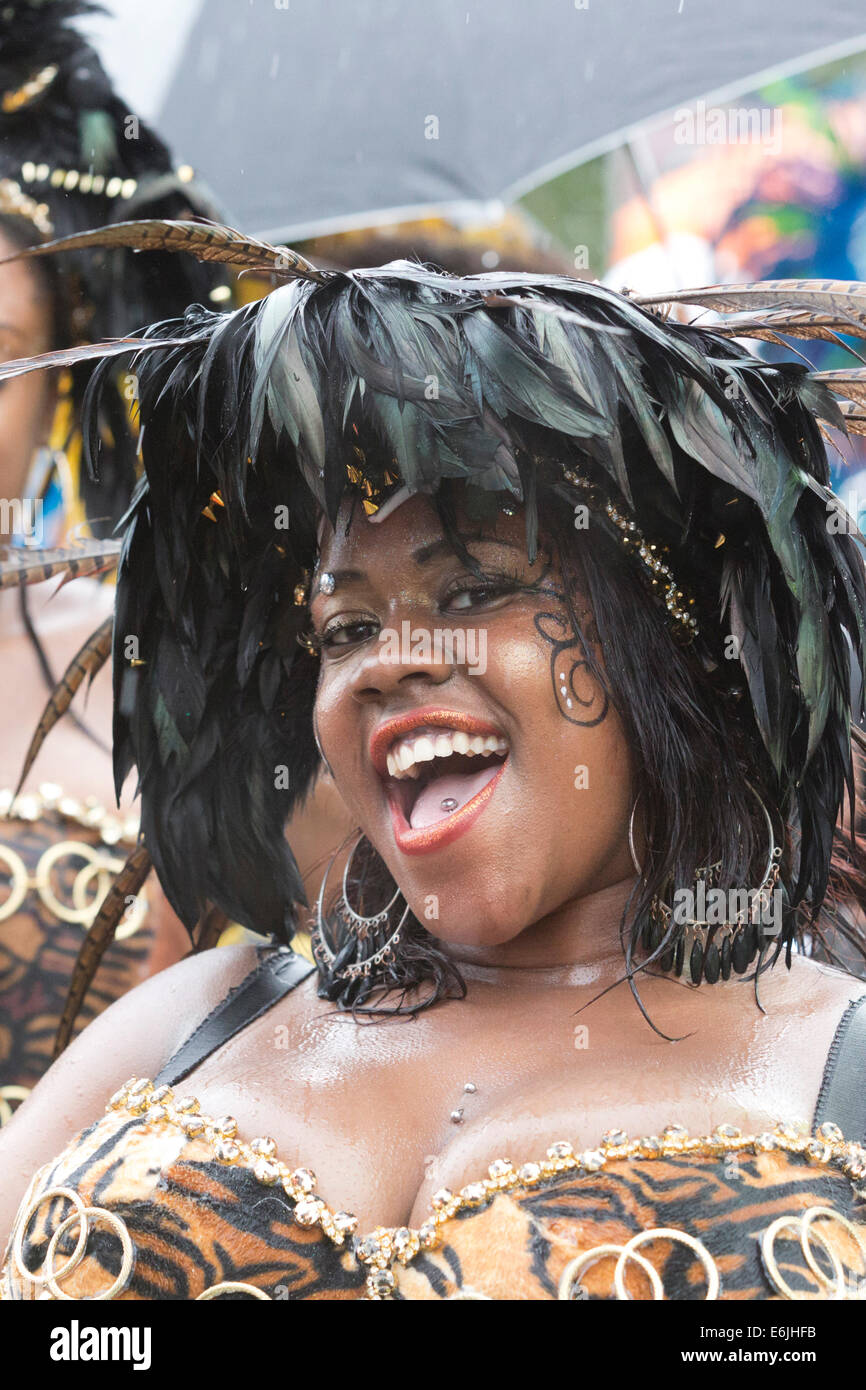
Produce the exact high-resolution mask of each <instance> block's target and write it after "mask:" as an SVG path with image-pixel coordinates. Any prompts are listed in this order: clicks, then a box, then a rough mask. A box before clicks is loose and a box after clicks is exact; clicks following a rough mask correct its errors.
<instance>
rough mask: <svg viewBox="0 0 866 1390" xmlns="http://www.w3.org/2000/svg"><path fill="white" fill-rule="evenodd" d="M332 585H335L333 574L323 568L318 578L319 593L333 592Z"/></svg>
mask: <svg viewBox="0 0 866 1390" xmlns="http://www.w3.org/2000/svg"><path fill="white" fill-rule="evenodd" d="M334 587H335V580H334V576H333V575H332V574H330V573H329V572H328V570H325V572H324V574H323V575H322V577H321V579H320V580H319V593H320V594H332V593H333V592H334Z"/></svg>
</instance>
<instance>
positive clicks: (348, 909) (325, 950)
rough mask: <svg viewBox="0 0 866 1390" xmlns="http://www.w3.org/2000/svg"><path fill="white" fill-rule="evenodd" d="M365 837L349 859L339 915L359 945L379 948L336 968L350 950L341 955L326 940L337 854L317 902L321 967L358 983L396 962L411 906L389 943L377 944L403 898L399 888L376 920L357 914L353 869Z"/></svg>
mask: <svg viewBox="0 0 866 1390" xmlns="http://www.w3.org/2000/svg"><path fill="white" fill-rule="evenodd" d="M363 838H364V836H363V835H359V836H358V838H357V840H356V841H355V844H354V845H353V846H352V852H351V854H350V855H349V858H348V859H347V860H346V867H345V869H344V870H343V891H342V894H341V896H340V899H339V901H338V903H337V908H336V911H337V916H338V917H339V918H340V920H341V921H342V922H344V923H345V925H346V927H347V928H348V930H349V932H350V934H351V936H352V937H354V938H355V940H356V941H357V942H358V943H361V942H366V941H367V940H368V939H369V940H370V942H371V945H373V946H374V947H375V950H373V951H372V952H371V954H370V955H368V956H364V957H361V958H357V959H355V960H349V961H346V962H345V963H344V964H343V965H341V966H340V968H339V969H334V967H335V965H336V963H337V959H338V955H339V956H340V957H342V956H344V955H345V954H346V950H345V947H342V948H341V949H340V950H339V952H336V951H334V950H332V949H331V947H330V946H329V945H328V942H327V940H326V937H325V919H324V913H323V910H322V909H323V905H324V901H325V886H326V884H327V882H328V875H329V874H330V872H331V869H332V868H333V865H334V860H335V859H336V855H334V856H332V858H331V859H330V861H329V863H328V867H327V869H326V870H325V875H324V878H323V879H322V883H321V887H320V888H319V896H318V898H317V899H316V925H315V928H314V930H313V935H312V945H313V954H314V955H315V957H316V959H317V960H318V961H319V962H320V964H321V965H322V966H323V967H324V968H325V969H327V970H328V972H329V973H330V974H331V975H332V976H333V977H334V979H336V980H357V979H360V978H362V977H369V976H370V975H371V974H372V973H373V971H374V970H375V969H376V968H377V967H378V966H381V965H388V964H390V962H391V961H393V959H394V948H395V947H397V946H399V944H400V933H401V932H402V930H403V926H404V923H405V922H406V919H407V917H408V916H409V904H408V903H406V904H405V907H404V908H403V913H402V915H401V917H400V920H399V921H398V923H397V925H396V927H395V928H394V930H393V931H392V932H391V934H390V936H388V938H387V940H386V941H384V942H383V943H382V944H381V945H377V944H376V943H377V939H378V938H380V937H381V936H382V934H383V932H384V931H385V930H386V929H387V926H388V918H389V914H390V911H391V909H392V907H393V906H394V904H395V903H396V902H397V900H398V898H400V896H401V893H400V889H399V888H398V889H397V892H396V893H395V894H394V896H393V898H392V899H391V901H390V902H389V903H386V905H385V906H384V907H383V908H382V910H381V911H380V912H377V913H375V915H374V916H372V917H365V916H363V914H362V913H360V912H356V911H355V909H354V908H353V907H352V906H351V904H350V902H349V898H348V882H349V866H350V864H351V862H352V859H353V858H354V855H355V852H356V850H357V849H358V846H359V845H360V843H361V841H362V840H363Z"/></svg>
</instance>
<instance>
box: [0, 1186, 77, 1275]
mask: <svg viewBox="0 0 866 1390" xmlns="http://www.w3.org/2000/svg"><path fill="white" fill-rule="evenodd" d="M52 1197H65V1199H66V1201H67V1202H71V1203H72V1205H73V1206H74V1207H75V1215H77V1216H79V1217H81V1216H83V1213H84V1203H83V1202H82V1200H81V1198H80V1197H79V1195H78V1193H77V1192H73V1190H72V1188H71V1187H50V1188H49V1189H48V1191H47V1192H43V1193H42V1194H41V1196H39V1197H34V1199H33V1201H32V1202H31V1203H30V1206H29V1207H28V1208H27V1210H26V1211H25V1213H24V1215H23V1216H22V1217H21V1220H20V1221H19V1222H18V1225H17V1230H16V1231H15V1239H14V1240H13V1242H12V1262H13V1264H14V1265H15V1268H16V1269H17V1271H18V1273H19V1274H20V1275H21V1278H22V1279H26V1280H27V1282H28V1283H30V1284H36V1285H41V1284H47V1283H48V1278H49V1276H48V1275H44V1274H33V1273H32V1272H31V1271H30V1270H29V1269H28V1268H27V1266H26V1265H25V1263H24V1234H25V1232H26V1230H27V1227H28V1226H29V1225H30V1222H31V1221H32V1219H33V1217H34V1216H35V1215H36V1213H37V1211H38V1210H39V1208H40V1207H41V1206H44V1204H45V1203H46V1202H50V1201H51V1199H52ZM86 1244H87V1222H86V1221H83V1220H82V1222H81V1232H80V1234H79V1236H78V1240H77V1242H76V1245H75V1249H74V1250H73V1252H72V1254H71V1255H70V1257H69V1259H68V1260H67V1262H66V1264H65V1265H64V1266H63V1268H62V1269H61V1270H60V1271H59V1272H56V1273H54V1274H53V1275H52V1276H51V1277H53V1278H54V1279H60V1278H62V1277H63V1276H64V1275H65V1274H68V1273H71V1272H72V1270H73V1269H74V1268H75V1266H76V1265H77V1264H78V1262H79V1260H80V1259H81V1256H82V1255H83V1254H84V1247H85V1245H86Z"/></svg>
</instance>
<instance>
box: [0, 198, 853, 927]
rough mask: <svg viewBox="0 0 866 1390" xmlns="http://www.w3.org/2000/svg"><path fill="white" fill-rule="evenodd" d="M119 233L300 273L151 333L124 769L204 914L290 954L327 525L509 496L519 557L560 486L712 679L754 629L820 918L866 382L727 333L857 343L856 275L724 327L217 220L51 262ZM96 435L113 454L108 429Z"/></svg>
mask: <svg viewBox="0 0 866 1390" xmlns="http://www.w3.org/2000/svg"><path fill="white" fill-rule="evenodd" d="M119 242H122V243H123V244H125V245H148V246H153V245H161V246H163V247H164V248H166V249H169V248H171V249H173V248H178V249H186V250H190V251H192V252H193V253H194V254H196V255H198V256H201V257H203V258H205V259H216V260H225V261H231V260H234V261H235V262H236V263H239V264H242V265H245V266H247V267H249V268H254V269H258V270H260V271H262V272H265V273H268V274H272V275H276V276H277V277H280V278H282V279H283V280H285V281H286V282H287V283H285V284H283V285H282V286H281V287H280V288H278V289H277V290H275V291H274V292H273V293H272V294H271V295H270V296H269V297H268V298H267V299H265V300H263V301H261V302H260V303H258V304H255V305H251V306H248V307H247V308H244V309H241V310H237V311H235V312H234V313H231V314H214V313H211V312H208V311H207V310H204V309H202V308H200V307H194V308H192V309H190V310H189V311H188V312H187V314H186V316H185V318H184V319H183V320H175V321H172V322H168V323H164V324H158V325H156V326H154V327H153V328H151V329H148V330H147V332H146V333H145V334H144V335H143V336H142V337H141V338H140V339H139V340H138V342H137V343H136V344H133V345H131V346H133V347H134V349H135V352H134V356H133V358H132V370H133V371H134V372H135V373H136V375H137V377H138V380H139V389H140V405H141V417H142V422H143V424H144V427H145V428H144V434H143V441H142V457H143V465H144V474H145V476H144V478H143V480H142V482H141V485H140V487H139V489H138V491H137V494H136V497H135V499H134V501H133V504H132V507H131V508H130V512H129V517H128V524H127V526H126V529H125V533H124V540H123V552H122V556H121V560H120V571H119V580H118V604H117V614H116V622H115V634H114V661H115V691H116V717H115V760H116V776H117V779H118V782H121V781H122V780H123V778H124V777H125V776H126V774H127V773H128V771H129V770H130V768H131V767H132V766H133V765H135V766H136V767H137V769H138V774H139V778H140V784H141V790H142V826H143V832H144V839H145V844H146V845H147V847H148V849H149V851H150V854H151V855H152V856H153V859H154V861H155V864H156V867H157V871H158V873H159V875H160V878H161V881H162V883H163V886H164V887H165V890H166V892H167V894H168V896H169V898H170V900H171V902H172V904H173V906H174V907H175V908H176V910H177V911H178V913H179V915H180V916H181V917H182V918H183V919H184V920H185V921H186V922H187V923H188V924H189V925H192V924H193V923H194V922H195V921H196V920H197V918H198V917H199V915H200V914H201V912H202V910H203V909H204V907H205V906H206V904H207V903H208V902H209V901H213V902H215V903H217V904H218V905H219V906H220V907H221V908H222V909H224V910H225V911H226V912H227V913H228V914H229V915H230V916H232V917H234V918H235V919H237V920H240V921H242V922H244V923H245V924H246V925H248V926H249V927H251V928H252V929H254V930H258V931H263V932H274V933H275V934H276V935H277V936H278V937H279V936H282V937H285V936H286V935H287V933H288V930H289V920H290V913H291V904H292V902H293V901H296V900H298V899H300V898H301V897H302V890H301V887H300V882H299V880H298V877H297V873H296V869H295V866H294V863H293V860H292V857H291V853H290V851H289V849H288V847H287V846H286V844H285V841H284V838H283V827H284V824H285V820H286V817H287V816H288V815H289V813H290V812H291V810H292V808H293V807H294V806H295V805H296V804H297V803H298V802H299V801H300V800H301V799H302V798H303V796H304V794H305V792H306V790H307V789H308V788H309V786H310V785H311V782H312V780H313V778H314V776H315V773H316V770H317V767H318V754H317V751H316V747H315V742H314V735H313V727H312V706H313V698H314V691H315V684H316V675H317V665H318V663H317V658H316V655H315V652H314V651H311V650H309V649H308V648H307V647H305V646H302V645H300V643H299V639H300V638H301V637H302V636H303V629H304V625H305V622H306V612H305V607H304V604H303V599H304V594H305V583H306V579H307V577H308V576H309V573H310V571H311V570H312V568H313V566H314V564H315V559H316V525H317V521H318V518H319V516H320V509H323V510H324V511H325V512H326V513H327V515H328V516H329V517H330V518H331V519H332V520H335V519H336V517H337V513H338V510H339V507H340V504H341V502H342V500H343V499H344V498H345V497H346V496H354V497H355V498H356V499H357V501H358V505H363V504H366V506H367V510H371V509H374V508H375V507H376V506H378V505H379V503H380V502H381V501H382V500H383V499H384V498H386V497H388V496H389V495H390V494H391V493H392V492H393V490H394V489H395V488H405V489H407V490H408V491H409V492H425V493H428V494H430V496H431V498H432V499H433V501H434V503H435V504H436V505H437V506H438V507H439V509H440V515H441V516H442V520H443V524H444V525H445V527H446V530H447V531H448V533H449V534H453V527H452V519H451V516H450V514H449V511H448V507H447V506H446V505H445V502H444V500H443V491H442V488H441V485H442V484H443V483H444V482H446V481H447V480H449V479H457V480H461V481H462V482H464V483H465V484H467V487H468V491H467V499H468V504H471V505H472V506H473V507H475V508H476V509H477V511H478V514H479V515H481V514H483V512H484V510H485V507H487V508H488V510H489V507H488V503H492V505H493V508H494V510H495V508H496V506H497V505H498V502H500V501H501V500H502V497H503V495H507V496H510V497H513V498H518V499H520V500H521V501H522V503H523V504H524V510H525V517H526V528H527V540H528V545H529V549H530V552H533V551H534V548H535V545H536V532H537V513H538V505H539V499H541V498H542V497H544V498H545V499H547V500H552V501H553V502H554V503H558V504H559V505H561V506H563V507H565V508H571V507H573V506H574V505H575V504H577V503H579V502H582V501H584V500H585V497H586V496H587V484H588V485H589V488H590V489H591V496H592V498H593V501H594V504H595V505H596V506H597V517H598V522H599V525H600V526H601V527H602V528H606V530H607V531H608V532H609V534H610V537H611V539H612V540H614V541H616V542H617V544H622V542H623V539H624V540H625V542H626V546H625V548H626V549H628V548H629V544H631V547H632V549H634V550H635V551H636V554H635V564H636V566H637V567H638V569H639V570H640V571H641V573H645V575H646V578H647V582H649V583H650V584H652V583H653V580H655V582H656V585H657V586H658V587H657V592H659V595H660V598H659V601H660V603H666V604H667V607H668V610H669V613H670V617H671V622H672V623H673V625H674V627H675V629H676V630H677V631H678V633H679V634H680V635H681V636H684V637H685V638H686V639H687V640H689V641H690V643H691V651H692V653H693V655H694V659H695V660H696V661H697V662H698V663H700V664H701V665H702V667H703V668H704V670H705V671H706V670H714V669H717V670H724V669H725V667H726V665H727V667H728V669H730V667H731V666H732V665H733V664H734V663H725V660H724V658H725V652H724V650H723V645H724V640H725V637H726V635H727V634H734V635H735V636H736V637H737V639H738V662H737V666H738V669H739V671H740V672H741V676H742V677H743V678H744V679H745V683H746V685H747V689H748V694H749V697H750V699H749V701H748V702H746V703H747V705H748V708H749V709H750V711H751V716H752V717H753V720H754V726H755V729H756V733H757V736H758V737H759V738H760V740H761V742H762V744H763V748H764V750H765V754H766V759H767V760H768V764H769V766H770V768H771V769H772V776H773V778H774V783H775V787H774V790H775V802H776V804H777V805H778V806H782V807H784V808H785V815H786V818H787V819H788V820H789V822H790V823H791V824H793V825H795V826H796V829H797V836H798V845H797V852H796V864H795V872H794V875H793V878H792V882H791V883H790V894H791V900H792V902H793V903H795V904H796V903H797V902H800V901H804V902H815V903H820V901H821V899H822V898H823V895H824V892H825V890H826V887H827V881H828V875H829V869H830V855H831V847H832V840H833V830H834V825H835V822H836V819H837V816H838V812H839V808H840V805H841V803H842V799H843V793H844V791H845V787H846V785H847V786H848V788H849V790H850V789H851V787H852V762H851V716H852V707H853V713H854V717H855V718H859V717H860V716H861V714H862V685H861V684H860V682H859V681H856V680H853V679H852V677H853V676H854V675H855V674H856V673H859V672H862V666H863V652H864V613H866V585H864V569H863V561H862V557H861V555H860V552H859V550H858V545H857V541H856V539H855V536H854V535H853V534H852V531H853V529H854V528H853V524H851V523H850V519H849V518H847V517H846V516H845V513H844V512H843V510H842V508H841V505H840V504H839V503H838V501H837V499H835V497H834V496H833V494H832V493H831V492H830V490H829V487H828V470H827V462H826V456H825V448H824V440H823V438H822V432H826V431H839V432H840V433H841V432H844V431H845V429H846V428H847V429H853V430H862V429H863V428H864V423H866V421H864V416H866V412H864V411H863V409H862V403H863V401H864V400H866V369H864V368H863V367H862V366H856V367H853V368H852V369H851V371H850V372H847V373H838V372H834V373H826V374H822V373H812V372H810V371H809V370H808V368H807V367H806V366H804V365H802V364H801V363H799V362H796V361H795V362H791V361H779V362H770V361H766V360H763V359H762V358H759V357H756V356H753V355H752V354H750V353H749V352H747V351H746V349H745V348H744V347H743V346H742V345H741V343H740V342H739V341H738V339H739V338H740V337H741V336H744V335H745V334H748V335H750V336H753V337H758V338H764V339H766V338H770V339H771V341H773V342H775V343H779V342H782V343H784V342H785V341H786V340H787V338H788V336H793V337H797V336H801V337H810V336H812V335H814V334H834V335H841V336H842V337H852V338H855V339H862V338H866V286H862V285H856V284H828V283H826V282H782V283H771V284H764V285H755V286H745V287H715V288H711V289H707V290H700V291H694V292H690V293H687V292H683V293H682V294H680V295H678V296H676V297H677V298H679V299H680V300H682V301H683V302H687V303H693V304H695V305H696V306H698V308H699V309H700V310H701V311H702V312H703V311H704V310H706V309H712V310H714V311H715V312H716V313H717V314H719V315H724V316H729V317H726V318H725V319H724V320H723V321H721V322H717V323H715V324H713V325H707V324H706V323H705V320H701V321H698V322H693V323H691V324H684V323H679V322H675V321H673V320H671V319H670V318H668V317H666V314H665V311H664V310H660V308H659V306H658V305H657V304H656V303H655V302H654V301H643V302H640V301H635V300H632V299H630V298H628V297H626V296H623V295H620V294H616V293H615V292H613V291H611V290H609V289H606V288H604V287H603V286H600V285H597V284H587V283H585V282H577V281H574V280H571V279H567V278H564V277H555V276H554V277H545V276H541V275H534V276H521V275H517V274H514V275H512V274H495V275H483V276H473V277H468V278H465V279H458V278H455V277H451V276H447V275H443V274H440V273H438V272H436V271H435V270H431V269H428V268H425V267H423V266H419V265H415V264H410V263H407V262H398V263H395V264H393V265H390V266H384V267H381V268H378V269H370V270H365V271H356V272H349V273H343V272H332V273H324V272H321V271H317V270H315V269H314V267H312V266H310V265H309V264H308V263H307V262H305V261H304V260H303V259H302V258H301V257H298V256H296V255H295V254H294V253H291V252H286V251H285V250H280V249H279V248H275V247H270V246H267V245H265V244H263V243H261V242H256V241H254V240H252V239H249V238H244V237H242V236H241V235H240V234H239V233H236V232H231V231H229V230H228V229H225V228H213V227H212V228H204V227H190V226H186V227H184V226H182V225H181V224H176V223H173V224H172V223H169V224H156V223H141V224H130V225H128V226H120V227H115V228H110V229H107V230H105V231H101V232H94V233H91V234H87V235H86V236H82V237H77V238H71V239H67V240H66V241H64V242H60V243H58V244H56V245H55V246H54V247H51V246H46V247H41V248H37V249H36V251H34V252H33V253H31V254H34V255H43V254H48V253H50V252H52V251H59V250H61V249H63V247H64V246H65V247H67V248H69V247H78V246H81V245H88V246H93V245H96V244H107V245H116V244H118V243H119ZM742 315H745V318H744V319H743V318H741V317H738V316H742ZM123 350H124V345H123V344H116V343H115V344H105V345H102V346H101V347H97V348H93V349H90V350H89V351H88V352H87V353H86V355H87V356H88V357H90V358H92V357H100V356H101V357H104V358H105V361H104V363H103V365H102V366H101V367H100V368H98V369H97V371H96V373H95V374H94V378H93V381H92V383H91V388H90V391H91V395H90V402H89V410H88V414H89V417H90V418H91V419H94V418H95V403H96V401H97V400H98V397H99V391H100V386H101V377H102V375H103V374H104V372H105V371H107V370H110V367H111V363H112V361H113V360H114V358H115V357H116V356H117V354H118V353H119V352H122V351H123ZM127 350H129V348H128V347H127ZM82 352H84V350H82ZM855 359H856V360H858V361H860V360H862V359H859V358H858V357H857V354H855ZM58 360H68V355H67V357H66V358H64V357H63V355H62V354H61V355H59V357H58V355H57V354H49V355H48V356H47V357H46V358H44V359H43V361H44V362H45V363H48V364H50V363H51V362H57V361H58ZM36 361H37V362H38V361H39V359H36ZM32 365H33V364H32V363H22V364H19V365H16V364H14V363H13V364H7V365H6V366H5V367H3V368H0V380H2V379H3V378H4V377H6V376H10V375H14V374H15V373H16V372H17V371H18V370H29V369H31V367H32ZM838 398H841V404H840V403H839V399H838ZM90 444H91V447H92V449H93V450H94V452H95V453H98V449H99V440H98V432H97V431H94V432H92V437H91V440H90ZM283 514H284V515H285V516H286V517H287V519H288V521H287V525H286V526H285V528H281V527H280V525H279V524H278V523H275V518H276V517H277V516H279V515H283ZM638 536H639V537H640V540H639V543H638V545H637V546H635V545H634V541H635V540H636V539H637V537H638ZM455 545H456V546H457V547H458V548H459V542H458V541H457V540H456V538H455ZM642 550H646V552H647V554H646V555H644V554H642V553H641V552H642ZM661 555H663V556H664V557H665V558H664V560H661V559H656V558H655V557H657V556H661ZM647 557H649V558H647ZM79 558H80V559H81V557H79ZM657 564H662V565H666V567H667V570H668V571H669V572H670V574H671V575H675V576H676V581H677V584H678V585H679V586H680V588H679V589H678V590H676V591H675V597H674V602H676V603H680V604H682V605H683V608H682V609H681V610H676V609H671V603H670V601H669V595H668V588H669V585H668V578H667V575H665V576H664V582H662V583H661V584H660V586H659V572H658V571H657V570H656V568H655V566H656V565H657ZM677 594H679V595H680V596H679V597H677ZM686 595H688V597H690V598H693V599H694V605H693V607H692V606H689V607H688V608H687V607H686V605H687V603H688V598H687V597H686ZM299 600H300V602H299ZM684 612H685V613H686V614H687V615H690V616H692V617H693V618H694V622H693V623H691V624H687V623H685V622H684V621H683V617H682V613H684ZM130 637H133V638H134V639H135V649H136V652H137V655H136V657H135V658H134V659H133V660H130V658H129V653H128V650H127V644H128V639H129V638H130ZM855 686H856V690H855V689H854V687H855ZM279 766H285V767H286V768H287V769H288V771H289V787H288V790H285V789H282V788H281V786H280V785H279V779H276V778H275V776H274V770H275V768H276V767H279Z"/></svg>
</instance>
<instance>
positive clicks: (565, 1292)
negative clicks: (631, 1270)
mask: <svg viewBox="0 0 866 1390" xmlns="http://www.w3.org/2000/svg"><path fill="white" fill-rule="evenodd" d="M623 1250H624V1246H622V1245H596V1246H593V1248H592V1250H585V1251H584V1253H583V1254H582V1255H578V1256H577V1258H576V1259H574V1260H571V1261H570V1262H569V1263H568V1264H567V1265H566V1266H565V1269H564V1270H563V1271H562V1278H561V1279H560V1281H559V1295H558V1296H559V1299H560V1300H561V1301H563V1302H566V1303H572V1302H574V1300H573V1299H572V1297H571V1295H572V1293H573V1291H574V1289H575V1286H576V1285H577V1284H579V1283H580V1276H581V1274H582V1273H583V1271H584V1270H585V1269H590V1268H591V1267H592V1266H593V1265H595V1264H598V1262H599V1260H603V1259H604V1258H605V1256H606V1255H619V1256H620V1257H622V1253H623ZM631 1258H632V1259H633V1260H634V1262H635V1264H637V1265H640V1267H641V1269H642V1270H643V1272H644V1274H645V1275H646V1276H647V1278H648V1279H649V1281H650V1285H651V1286H652V1291H653V1301H654V1302H658V1301H659V1300H660V1299H661V1298H663V1297H664V1285H663V1284H662V1281H661V1279H660V1278H659V1275H658V1272H657V1271H656V1270H655V1269H654V1268H653V1266H652V1265H651V1264H650V1262H649V1260H647V1259H645V1258H644V1256H643V1255H638V1254H637V1253H636V1252H635V1253H634V1254H633V1255H632V1257H631ZM626 1297H628V1295H626Z"/></svg>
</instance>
